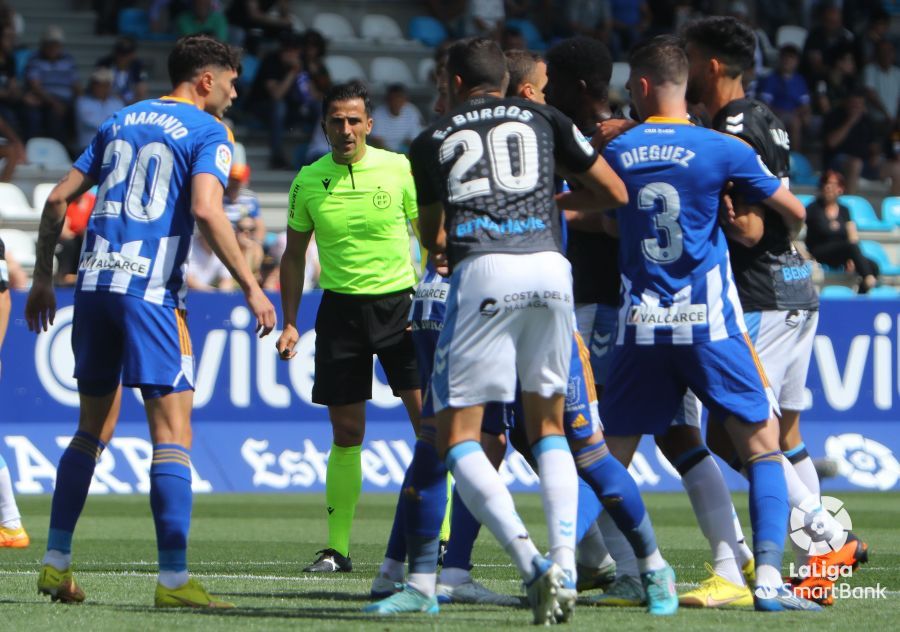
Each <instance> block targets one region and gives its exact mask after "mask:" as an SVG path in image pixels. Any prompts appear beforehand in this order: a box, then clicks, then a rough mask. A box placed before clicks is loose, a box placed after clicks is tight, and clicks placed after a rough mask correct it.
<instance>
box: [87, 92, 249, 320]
mask: <svg viewBox="0 0 900 632" xmlns="http://www.w3.org/2000/svg"><path fill="white" fill-rule="evenodd" d="M232 149H233V138H232V136H231V132H230V131H229V130H228V128H226V127H225V125H223V124H222V122H221V121H219V120H218V119H217V118H216V117H214V116H212V115H210V114H207V113H206V112H204V111H203V110H201V109H199V108H198V107H197V106H196V105H194V104H193V103H191V102H190V101H187V100H184V99H178V98H175V97H162V98H161V99H150V100H147V101H141V102H139V103H135V104H134V105H130V106H128V107H126V108H123V109H122V110H120V111H119V112H117V113H116V114H114V115H113V116H111V117H110V118H109V119H108V120H107V121H106V122H104V123H103V125H101V126H100V129H99V131H98V132H97V135H96V136H95V137H94V140H93V142H92V143H91V144H90V145H89V146H88V148H87V149H85V151H84V153H83V154H81V156H80V157H79V158H78V160H76V161H75V165H74V167H75V168H76V169H78V170H79V171H81V172H83V173H85V174H86V175H87V176H89V177H90V178H91V179H93V180H94V181H95V182H97V183H98V185H99V188H98V190H97V200H96V202H95V204H94V210H93V211H92V213H91V219H90V221H89V222H88V227H87V232H86V234H85V239H84V246H83V250H82V253H81V262H80V264H79V270H78V282H77V285H76V289H77V291H81V292H113V293H118V294H128V295H131V296H136V297H138V298H142V299H144V300H145V301H149V302H150V303H155V304H158V305H164V306H166V307H177V308H180V309H183V308H184V296H185V294H186V293H187V285H186V284H185V268H186V260H187V255H188V251H189V250H190V246H191V235H192V234H193V232H194V216H193V214H192V212H191V179H192V177H193V176H195V175H197V174H200V173H210V174H213V175H215V176H216V177H217V178H218V179H219V181H220V182H221V183H222V186H223V187H224V186H225V184H226V182H227V181H228V173H229V171H230V170H231V157H232ZM223 190H224V189H223Z"/></svg>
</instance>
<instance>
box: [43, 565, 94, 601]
mask: <svg viewBox="0 0 900 632" xmlns="http://www.w3.org/2000/svg"><path fill="white" fill-rule="evenodd" d="M37 587H38V594H40V595H50V598H51V599H52V600H53V601H61V602H62V603H81V602H82V601H84V591H83V590H81V586H79V585H78V584H76V583H75V577H74V576H73V575H72V569H71V568H67V569H66V570H64V571H60V570H57V569H55V568H54V567H52V566H50V565H49V564H44V565H43V566H42V567H41V574H40V575H39V576H38V585H37Z"/></svg>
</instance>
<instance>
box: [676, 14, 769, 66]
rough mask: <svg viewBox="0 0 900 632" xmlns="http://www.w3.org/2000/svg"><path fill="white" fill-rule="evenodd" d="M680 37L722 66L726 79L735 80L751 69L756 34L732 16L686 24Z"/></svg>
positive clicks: (716, 17) (715, 17)
mask: <svg viewBox="0 0 900 632" xmlns="http://www.w3.org/2000/svg"><path fill="white" fill-rule="evenodd" d="M682 37H683V38H684V39H685V41H687V42H689V43H691V44H694V45H695V46H698V47H700V49H702V50H703V51H704V52H705V53H706V54H707V55H709V56H710V57H715V58H716V59H718V60H719V61H720V62H721V63H722V64H724V65H725V73H726V74H727V75H728V76H729V77H732V78H734V77H737V76H739V75H740V74H741V73H743V72H744V71H746V70H748V69H750V68H752V67H753V55H754V54H755V52H756V34H755V33H754V32H753V29H751V28H750V27H749V26H747V25H746V24H744V23H743V22H741V21H740V20H738V19H737V18H733V17H724V16H714V17H708V18H703V19H700V20H697V21H696V22H692V23H691V24H688V25H687V27H685V29H684V33H683V34H682Z"/></svg>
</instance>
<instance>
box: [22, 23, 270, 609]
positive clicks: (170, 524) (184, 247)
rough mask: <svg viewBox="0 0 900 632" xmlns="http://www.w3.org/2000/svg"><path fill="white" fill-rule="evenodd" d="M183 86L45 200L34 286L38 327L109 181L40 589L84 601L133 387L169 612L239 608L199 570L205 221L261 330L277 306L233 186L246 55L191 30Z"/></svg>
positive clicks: (105, 143) (87, 266)
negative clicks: (103, 492)
mask: <svg viewBox="0 0 900 632" xmlns="http://www.w3.org/2000/svg"><path fill="white" fill-rule="evenodd" d="M168 65H169V76H170V79H171V82H172V92H171V94H170V95H168V96H166V97H163V98H161V99H151V100H148V101H141V102H139V103H136V104H134V105H131V106H129V107H127V108H125V109H123V110H121V111H120V112H118V113H116V114H114V115H113V116H112V117H111V118H110V119H108V120H107V121H106V122H105V123H104V124H103V125H102V126H101V127H100V130H99V131H98V133H97V135H96V137H95V138H94V140H93V142H92V143H91V145H90V146H89V147H88V149H86V150H85V152H84V153H83V154H82V155H81V157H79V158H78V160H77V161H76V162H75V165H74V168H73V169H72V170H71V171H69V173H68V174H67V175H66V176H65V177H64V178H63V179H62V181H61V182H60V183H59V184H58V185H57V186H56V187H55V188H54V189H53V191H52V192H51V193H50V196H49V197H48V199H47V203H46V204H45V206H44V212H43V215H42V217H41V225H40V234H39V237H38V244H37V262H36V264H35V273H34V284H33V286H32V289H31V293H30V294H29V297H28V303H27V305H26V308H25V317H26V320H27V321H28V326H29V328H30V329H31V330H32V331H34V332H37V333H40V332H42V331H46V330H47V328H48V326H50V325H52V324H53V318H54V315H55V311H56V299H55V296H54V292H53V276H52V273H53V252H54V249H55V246H56V242H57V239H58V237H59V233H60V231H61V229H62V226H63V220H64V218H65V211H66V206H67V204H68V203H69V202H71V201H72V200H73V199H75V198H77V197H78V196H79V195H81V194H82V193H83V192H85V191H86V190H87V189H89V188H90V187H92V186H94V185H95V184H99V190H98V192H97V201H96V204H95V206H94V209H93V212H92V215H91V219H90V222H89V224H88V230H87V234H86V236H85V240H84V243H85V246H84V250H83V252H82V255H81V262H80V265H79V273H78V284H77V286H76V290H75V320H74V324H73V329H74V331H73V333H72V343H73V350H74V352H75V377H76V379H77V380H78V391H79V399H80V405H81V414H80V418H79V422H78V431H77V432H76V433H75V436H74V438H73V439H72V442H71V443H70V444H69V446H68V448H67V449H66V450H65V452H64V453H63V456H62V458H61V459H60V462H59V468H58V470H57V480H56V489H55V491H54V494H53V504H52V509H51V513H50V532H49V536H48V543H47V552H46V554H45V556H44V560H43V567H42V569H41V573H40V577H39V578H38V590H39V592H41V593H43V594H47V595H49V596H50V597H51V598H52V599H53V600H54V601H56V600H59V601H63V602H67V603H73V602H74V603H77V602H80V601H83V600H84V598H85V595H84V591H83V590H82V589H81V587H80V586H78V584H77V583H76V582H75V578H74V576H73V574H72V568H71V560H72V552H71V547H72V535H73V532H74V530H75V524H76V522H77V521H78V518H79V516H80V514H81V511H82V509H83V507H84V502H85V499H86V497H87V492H88V488H89V486H90V483H91V478H92V476H93V472H94V467H95V465H96V463H97V461H98V460H99V458H100V455H101V453H102V451H103V448H104V447H105V445H106V443H108V442H109V440H110V439H111V437H112V434H113V431H114V429H115V426H116V421H117V419H118V414H119V406H120V403H121V395H122V388H121V385H122V384H124V385H125V386H129V387H139V388H140V389H141V393H142V395H143V398H144V406H145V408H146V411H147V419H148V421H149V425H150V437H151V440H152V441H153V458H152V461H151V465H150V506H151V509H152V511H153V519H154V524H155V526H156V535H157V549H158V554H159V569H160V570H159V580H158V583H157V585H156V593H155V597H154V603H155V605H156V606H157V607H197V608H208V607H211V608H216V607H219V608H221V607H232V605H231V604H229V603H226V602H222V601H218V600H216V599H214V598H212V597H210V595H209V593H207V592H206V590H205V589H204V588H203V586H201V585H200V584H199V582H197V581H196V580H194V579H191V578H190V577H189V575H188V571H187V536H188V531H189V528H190V514H191V501H192V495H191V474H192V468H191V464H190V451H189V450H190V446H191V424H190V415H191V408H192V405H193V388H194V362H193V355H192V352H191V343H190V335H189V333H188V330H187V323H186V312H185V310H184V297H185V294H186V289H187V288H186V285H185V279H184V270H185V265H186V264H185V261H186V258H187V253H188V250H189V247H190V237H191V235H192V234H193V230H194V222H195V220H196V223H197V225H198V227H199V229H200V231H201V232H202V233H203V234H204V236H205V237H206V240H207V242H208V243H209V244H210V245H211V246H212V247H213V250H214V251H215V252H216V254H217V255H218V256H219V258H220V259H222V261H223V263H224V264H225V265H226V267H227V268H228V269H229V271H230V272H231V274H232V275H233V276H234V277H235V279H236V280H237V282H238V284H239V285H240V286H241V288H242V290H243V291H244V295H245V298H246V301H247V304H248V306H249V308H250V310H251V311H252V312H253V314H254V315H255V316H256V319H257V331H259V332H260V335H261V336H264V335H266V334H268V333H269V332H270V331H271V330H272V329H273V328H274V326H275V309H274V307H273V306H272V304H271V302H270V301H269V300H268V298H266V296H265V294H263V292H262V290H261V289H260V287H259V285H258V284H257V282H256V281H255V279H254V277H253V274H252V273H251V271H250V269H249V268H248V267H247V263H246V261H245V260H244V258H243V256H242V255H241V251H240V247H239V246H238V244H237V240H236V239H235V236H234V231H233V229H232V227H231V223H230V222H229V221H228V218H227V217H226V216H225V213H224V211H223V209H222V194H223V190H224V185H225V182H226V180H227V178H228V173H229V170H230V168H231V154H232V141H231V136H230V132H229V131H228V130H227V128H225V126H224V125H223V124H222V123H221V121H220V120H219V117H221V116H222V114H223V113H224V112H225V110H226V109H227V108H228V107H229V106H230V105H231V102H232V100H233V99H234V98H235V96H236V93H235V90H234V82H235V80H236V78H237V69H238V67H239V61H238V59H237V57H236V55H235V53H234V52H233V51H232V50H231V49H229V48H228V47H227V46H225V45H224V44H222V43H220V42H217V41H215V40H213V39H212V38H209V37H205V36H191V37H186V38H182V39H181V40H179V41H178V42H177V43H176V44H175V47H174V49H173V50H172V52H171V54H170V55H169V64H168Z"/></svg>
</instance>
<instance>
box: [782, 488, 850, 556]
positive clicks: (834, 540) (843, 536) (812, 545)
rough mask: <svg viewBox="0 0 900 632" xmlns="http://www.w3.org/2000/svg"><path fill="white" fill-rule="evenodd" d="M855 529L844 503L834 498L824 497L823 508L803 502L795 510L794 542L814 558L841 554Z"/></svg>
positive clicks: (792, 536)
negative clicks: (834, 552) (849, 534)
mask: <svg viewBox="0 0 900 632" xmlns="http://www.w3.org/2000/svg"><path fill="white" fill-rule="evenodd" d="M852 528H853V521H852V520H850V514H848V513H847V510H846V509H845V508H844V503H843V502H842V501H841V500H839V499H837V498H834V497H833V496H822V505H821V506H819V505H816V504H815V501H810V502H803V503H801V504H800V506H799V507H794V508H793V509H791V534H790V535H791V541H792V542H793V543H794V544H796V545H797V546H799V547H800V548H802V549H805V550H806V551H807V552H808V553H809V554H810V555H823V554H825V553H831V552H832V551H837V550H838V549H840V548H841V547H842V546H844V543H845V542H846V541H847V532H849V531H850V529H852Z"/></svg>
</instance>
